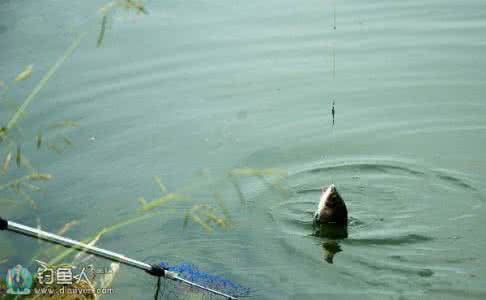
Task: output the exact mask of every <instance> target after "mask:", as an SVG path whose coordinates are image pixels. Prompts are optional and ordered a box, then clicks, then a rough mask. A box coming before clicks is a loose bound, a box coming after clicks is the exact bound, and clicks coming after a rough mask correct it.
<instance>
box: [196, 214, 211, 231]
mask: <svg viewBox="0 0 486 300" xmlns="http://www.w3.org/2000/svg"><path fill="white" fill-rule="evenodd" d="M191 218H192V220H193V221H194V222H195V223H197V224H199V225H201V227H202V228H203V229H204V230H206V231H207V232H208V233H213V229H212V228H211V226H209V225H208V224H207V223H206V222H204V221H203V220H201V218H199V217H198V216H197V215H194V214H193V215H191Z"/></svg>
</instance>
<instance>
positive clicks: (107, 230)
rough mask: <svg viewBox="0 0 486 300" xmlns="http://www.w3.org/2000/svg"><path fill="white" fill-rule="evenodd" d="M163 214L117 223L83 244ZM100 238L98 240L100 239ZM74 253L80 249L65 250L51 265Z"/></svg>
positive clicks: (146, 215)
mask: <svg viewBox="0 0 486 300" xmlns="http://www.w3.org/2000/svg"><path fill="white" fill-rule="evenodd" d="M160 214H161V213H152V214H145V215H143V216H139V217H135V218H132V219H128V220H126V221H123V222H120V223H116V224H114V225H112V226H110V227H106V228H103V229H102V230H100V231H99V232H98V233H97V234H96V235H95V236H94V237H92V238H88V239H85V240H83V241H82V242H83V243H90V242H92V241H93V240H95V239H96V237H97V236H99V238H101V237H102V236H103V235H105V234H108V233H111V232H114V231H116V230H119V229H121V228H123V227H125V226H128V225H131V224H133V223H136V222H140V221H143V220H146V219H149V218H152V217H156V216H160ZM99 238H98V239H99ZM74 251H79V249H77V248H70V249H67V250H65V251H64V252H62V253H61V254H59V255H57V256H56V257H54V258H53V259H51V260H50V261H49V265H55V264H58V263H59V262H60V261H62V260H63V259H64V258H66V257H67V256H69V255H71V254H72V253H73V252H74Z"/></svg>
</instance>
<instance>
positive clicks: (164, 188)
mask: <svg viewBox="0 0 486 300" xmlns="http://www.w3.org/2000/svg"><path fill="white" fill-rule="evenodd" d="M154 180H155V183H157V185H158V186H159V189H160V191H161V192H162V193H164V194H165V193H167V187H166V186H165V185H164V184H163V183H162V179H160V177H159V176H155V177H154Z"/></svg>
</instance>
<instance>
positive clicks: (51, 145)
mask: <svg viewBox="0 0 486 300" xmlns="http://www.w3.org/2000/svg"><path fill="white" fill-rule="evenodd" d="M47 148H49V149H51V150H52V151H54V152H56V153H57V154H59V155H61V154H62V150H61V148H59V147H58V146H57V145H56V144H51V143H48V144H47Z"/></svg>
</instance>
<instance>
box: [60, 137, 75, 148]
mask: <svg viewBox="0 0 486 300" xmlns="http://www.w3.org/2000/svg"><path fill="white" fill-rule="evenodd" d="M62 139H63V141H64V143H65V144H66V145H69V146H71V145H72V144H73V142H72V141H71V139H70V138H68V137H67V136H63V137H62Z"/></svg>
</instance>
